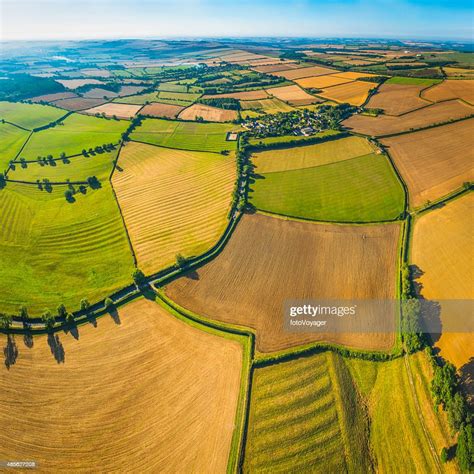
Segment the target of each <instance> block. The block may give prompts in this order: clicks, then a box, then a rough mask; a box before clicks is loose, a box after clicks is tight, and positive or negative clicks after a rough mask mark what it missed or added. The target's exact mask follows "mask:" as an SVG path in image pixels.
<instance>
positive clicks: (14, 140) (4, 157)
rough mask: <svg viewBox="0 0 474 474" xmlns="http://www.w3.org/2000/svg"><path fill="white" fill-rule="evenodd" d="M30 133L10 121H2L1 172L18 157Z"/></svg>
mask: <svg viewBox="0 0 474 474" xmlns="http://www.w3.org/2000/svg"><path fill="white" fill-rule="evenodd" d="M29 134H30V132H28V131H26V130H23V129H21V128H18V127H15V126H14V125H10V124H9V123H0V173H3V172H4V171H5V170H6V169H7V168H8V163H9V162H10V160H13V159H14V158H15V157H16V155H17V154H18V152H19V151H20V150H21V147H22V146H23V144H24V143H25V141H26V139H27V138H28V135H29Z"/></svg>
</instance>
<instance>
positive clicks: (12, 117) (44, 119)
mask: <svg viewBox="0 0 474 474" xmlns="http://www.w3.org/2000/svg"><path fill="white" fill-rule="evenodd" d="M65 114H66V112H65V111H64V110H63V109H58V108H57V107H51V106H49V105H40V104H24V103H21V102H0V120H6V121H7V122H10V123H13V124H15V125H18V126H20V127H23V128H27V129H28V130H32V129H33V128H36V127H42V126H44V125H48V124H49V123H51V122H54V121H55V120H57V119H59V118H61V117H64V115H65Z"/></svg>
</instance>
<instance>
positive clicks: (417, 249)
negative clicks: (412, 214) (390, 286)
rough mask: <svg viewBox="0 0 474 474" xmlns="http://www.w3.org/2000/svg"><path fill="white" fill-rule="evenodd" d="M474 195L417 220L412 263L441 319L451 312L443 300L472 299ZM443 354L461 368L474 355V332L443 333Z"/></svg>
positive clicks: (422, 292)
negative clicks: (439, 312) (436, 305)
mask: <svg viewBox="0 0 474 474" xmlns="http://www.w3.org/2000/svg"><path fill="white" fill-rule="evenodd" d="M473 213H474V194H472V193H471V194H468V195H467V196H464V197H461V198H458V199H456V200H454V201H451V202H449V203H448V204H446V205H445V206H444V207H442V208H441V209H436V210H434V211H431V212H429V213H427V214H424V215H422V216H421V217H419V218H417V219H416V221H415V226H414V232H413V242H412V250H411V263H412V264H413V265H416V266H417V267H418V268H419V269H420V270H421V272H422V275H421V276H420V278H418V280H417V281H418V282H419V283H420V284H421V285H422V286H421V294H422V296H423V297H424V298H426V299H428V300H432V301H440V302H441V322H443V320H445V321H446V320H448V318H449V317H450V314H449V312H448V310H447V309H444V310H443V303H442V300H449V299H472V298H474V289H473V285H472V281H473V279H474V270H473V267H472V261H473V259H474V246H473V245H472V243H473V237H472V236H473V235H474V234H473V233H474V223H473V220H472V216H473ZM436 346H437V347H439V348H440V349H441V355H442V357H444V358H446V359H447V360H449V361H451V362H452V363H454V364H455V365H456V366H457V367H458V368H460V367H462V366H463V365H464V364H467V363H468V362H469V361H470V360H471V359H472V357H474V348H473V345H472V334H470V333H453V332H449V333H443V334H441V337H440V339H439V340H438V341H437V342H436Z"/></svg>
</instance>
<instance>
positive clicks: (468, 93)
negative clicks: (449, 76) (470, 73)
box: [421, 79, 474, 104]
mask: <svg viewBox="0 0 474 474" xmlns="http://www.w3.org/2000/svg"><path fill="white" fill-rule="evenodd" d="M421 97H422V98H423V99H427V100H431V101H433V102H440V101H442V100H449V99H462V100H465V101H466V102H469V103H470V104H474V81H469V80H462V79H458V80H452V81H450V80H447V81H443V82H440V83H439V84H436V85H435V86H433V87H430V88H428V89H426V90H425V91H423V92H422V93H421Z"/></svg>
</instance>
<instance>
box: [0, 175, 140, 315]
mask: <svg viewBox="0 0 474 474" xmlns="http://www.w3.org/2000/svg"><path fill="white" fill-rule="evenodd" d="M65 189H67V188H66V186H53V190H52V192H51V193H49V192H47V191H45V190H44V191H40V190H39V189H38V188H37V187H36V186H33V185H25V184H17V183H8V184H7V186H6V187H5V188H4V189H2V190H1V192H0V221H1V228H2V229H4V231H3V232H2V236H1V239H0V240H1V245H0V311H8V312H12V313H16V312H17V310H18V307H19V305H20V304H25V305H26V306H27V307H28V309H29V310H30V313H32V314H39V313H41V312H42V311H44V309H45V308H50V309H51V310H54V309H55V308H56V307H57V306H58V304H59V303H64V304H65V305H66V306H67V307H68V308H69V309H70V310H72V309H78V306H79V301H80V299H81V298H83V297H85V296H87V298H88V299H89V300H90V301H91V302H92V301H97V300H99V299H101V298H104V297H105V296H107V295H108V294H110V293H111V292H113V291H114V290H116V289H119V288H121V287H123V286H126V285H127V284H128V283H129V282H130V275H131V272H132V269H133V260H132V255H131V253H130V247H129V244H128V241H127V237H126V234H125V229H124V226H123V223H122V219H121V217H120V213H119V210H118V207H117V203H116V201H115V199H114V196H113V194H112V190H111V188H110V185H109V184H108V183H107V182H106V183H102V188H101V189H97V190H90V189H88V191H87V193H86V194H85V195H83V194H81V193H78V194H76V195H75V202H73V203H68V202H67V201H66V199H65V197H64V191H65ZM12 262H15V264H14V265H13V264H12Z"/></svg>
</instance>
